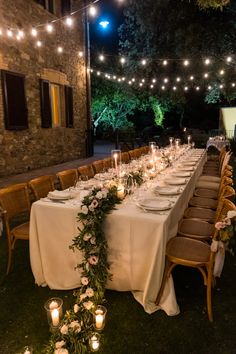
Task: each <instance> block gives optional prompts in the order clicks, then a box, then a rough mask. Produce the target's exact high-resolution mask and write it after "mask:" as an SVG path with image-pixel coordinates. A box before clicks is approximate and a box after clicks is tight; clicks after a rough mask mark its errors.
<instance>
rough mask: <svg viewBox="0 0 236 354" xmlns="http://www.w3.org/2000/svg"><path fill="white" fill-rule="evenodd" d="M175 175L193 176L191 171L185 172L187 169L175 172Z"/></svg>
mask: <svg viewBox="0 0 236 354" xmlns="http://www.w3.org/2000/svg"><path fill="white" fill-rule="evenodd" d="M173 175H174V176H176V177H191V173H190V172H185V171H182V172H181V171H180V172H174V173H173Z"/></svg>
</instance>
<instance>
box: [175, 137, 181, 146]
mask: <svg viewBox="0 0 236 354" xmlns="http://www.w3.org/2000/svg"><path fill="white" fill-rule="evenodd" d="M180 143H181V139H178V138H177V139H175V147H176V148H179V147H180Z"/></svg>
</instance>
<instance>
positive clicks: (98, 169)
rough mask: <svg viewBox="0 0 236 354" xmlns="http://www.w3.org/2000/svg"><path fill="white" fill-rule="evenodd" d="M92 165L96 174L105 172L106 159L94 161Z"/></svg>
mask: <svg viewBox="0 0 236 354" xmlns="http://www.w3.org/2000/svg"><path fill="white" fill-rule="evenodd" d="M92 166H93V169H94V173H95V174H96V173H102V172H104V161H103V160H98V161H94V162H93V163H92Z"/></svg>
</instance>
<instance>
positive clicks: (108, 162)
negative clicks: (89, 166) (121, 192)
mask: <svg viewBox="0 0 236 354" xmlns="http://www.w3.org/2000/svg"><path fill="white" fill-rule="evenodd" d="M103 164H104V169H105V170H106V171H107V170H109V168H112V160H111V157H107V158H105V159H104V160H103Z"/></svg>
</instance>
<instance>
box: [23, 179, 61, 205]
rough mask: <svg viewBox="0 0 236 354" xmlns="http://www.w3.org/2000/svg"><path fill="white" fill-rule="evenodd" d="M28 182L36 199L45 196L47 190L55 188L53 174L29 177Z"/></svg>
mask: <svg viewBox="0 0 236 354" xmlns="http://www.w3.org/2000/svg"><path fill="white" fill-rule="evenodd" d="M28 184H29V187H30V188H31V190H32V192H33V194H34V196H35V199H36V200H39V199H40V198H44V197H46V196H47V195H48V193H49V192H51V191H53V190H54V189H55V187H54V176H52V175H49V176H41V177H38V178H34V179H31V180H30V181H29V182H28Z"/></svg>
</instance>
